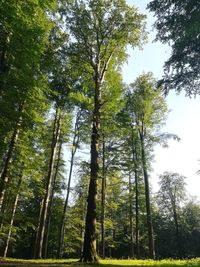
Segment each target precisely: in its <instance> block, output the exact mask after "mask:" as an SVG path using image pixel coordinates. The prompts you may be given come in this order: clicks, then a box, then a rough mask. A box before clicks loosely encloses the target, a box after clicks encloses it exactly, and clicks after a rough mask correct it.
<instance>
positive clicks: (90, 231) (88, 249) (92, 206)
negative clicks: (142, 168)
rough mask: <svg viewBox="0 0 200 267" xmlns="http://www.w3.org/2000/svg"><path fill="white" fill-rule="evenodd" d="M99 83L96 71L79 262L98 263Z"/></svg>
mask: <svg viewBox="0 0 200 267" xmlns="http://www.w3.org/2000/svg"><path fill="white" fill-rule="evenodd" d="M100 91H101V81H100V80H99V76H98V71H97V72H96V75H95V96H94V110H93V120H92V135H91V162H90V184H89V192H88V198H87V213H86V222H85V236H84V244H83V253H82V256H81V259H80V261H82V262H98V258H97V252H96V220H97V188H98V174H99V155H98V154H99V153H98V152H99V127H100V99H101V97H100Z"/></svg>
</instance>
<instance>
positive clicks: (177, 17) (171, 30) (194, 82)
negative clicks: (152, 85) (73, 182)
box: [148, 0, 200, 95]
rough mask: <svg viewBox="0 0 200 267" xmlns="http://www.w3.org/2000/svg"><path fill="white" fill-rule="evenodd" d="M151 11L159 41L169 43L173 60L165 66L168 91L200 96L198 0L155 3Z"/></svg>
mask: <svg viewBox="0 0 200 267" xmlns="http://www.w3.org/2000/svg"><path fill="white" fill-rule="evenodd" d="M148 8H149V10H150V11H152V12H154V14H155V17H156V19H157V20H156V22H155V27H156V29H157V31H158V33H157V38H156V39H157V40H159V41H161V42H163V43H169V44H170V47H171V48H172V52H171V56H170V58H169V59H168V60H167V61H166V62H165V68H164V69H165V76H164V78H163V80H162V82H164V85H165V90H166V91H168V90H169V89H176V90H177V91H181V90H182V89H185V90H186V93H187V95H196V94H199V93H200V91H199V88H200V86H199V85H200V84H199V81H200V79H199V78H200V72H199V69H200V63H199V62H200V52H199V42H200V36H199V31H200V21H199V12H200V4H199V1H198V0H197V1H196V0H185V1H179V0H174V1H170V0H167V1H159V0H153V1H151V2H150V3H149V5H148Z"/></svg>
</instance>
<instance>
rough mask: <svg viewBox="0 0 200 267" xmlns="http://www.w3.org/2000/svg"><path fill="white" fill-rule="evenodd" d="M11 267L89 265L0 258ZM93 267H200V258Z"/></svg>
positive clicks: (113, 262) (114, 262) (110, 262)
mask: <svg viewBox="0 0 200 267" xmlns="http://www.w3.org/2000/svg"><path fill="white" fill-rule="evenodd" d="M4 264H5V265H6V266H8V265H10V266H12V267H15V266H20V265H23V266H29V265H30V266H42V265H45V266H73V267H84V266H88V265H89V264H85V263H79V262H78V259H63V260H56V259H48V260H21V259H13V258H6V259H5V258H0V266H3V265H4ZM90 265H92V266H94V267H95V266H98V267H114V266H117V267H120V266H121V267H130V266H133V267H139V266H147V267H148V266H155V267H173V266H174V267H179V266H180V267H198V266H199V267H200V258H197V259H190V260H187V259H186V260H172V259H167V260H158V261H153V260H111V259H106V260H100V261H99V263H98V264H90Z"/></svg>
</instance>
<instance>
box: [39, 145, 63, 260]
mask: <svg viewBox="0 0 200 267" xmlns="http://www.w3.org/2000/svg"><path fill="white" fill-rule="evenodd" d="M61 150H62V140H60V143H59V149H58V155H57V164H56V168H55V174H54V178H53V182H52V190H51V196H50V200H49V209H48V212H47V222H46V231H45V236H44V244H43V258H44V259H46V258H47V252H48V241H49V231H50V225H51V216H52V208H53V198H54V191H55V184H56V179H57V176H58V171H59V164H60V156H61Z"/></svg>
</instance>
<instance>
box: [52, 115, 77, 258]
mask: <svg viewBox="0 0 200 267" xmlns="http://www.w3.org/2000/svg"><path fill="white" fill-rule="evenodd" d="M80 115H81V111H79V112H78V113H77V116H76V122H75V128H74V138H73V145H72V150H71V160H70V171H69V177H68V185H67V195H66V199H65V205H64V210H63V217H62V222H61V227H60V233H59V242H58V251H57V257H58V258H59V259H61V258H62V257H63V246H64V237H65V225H66V220H67V207H68V203H69V194H70V188H71V179H72V171H73V166H74V156H75V154H76V151H77V148H78V145H79V140H80V136H79V126H80V125H79V120H80Z"/></svg>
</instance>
